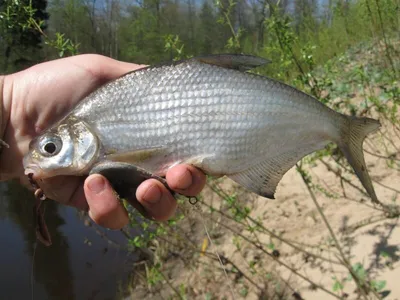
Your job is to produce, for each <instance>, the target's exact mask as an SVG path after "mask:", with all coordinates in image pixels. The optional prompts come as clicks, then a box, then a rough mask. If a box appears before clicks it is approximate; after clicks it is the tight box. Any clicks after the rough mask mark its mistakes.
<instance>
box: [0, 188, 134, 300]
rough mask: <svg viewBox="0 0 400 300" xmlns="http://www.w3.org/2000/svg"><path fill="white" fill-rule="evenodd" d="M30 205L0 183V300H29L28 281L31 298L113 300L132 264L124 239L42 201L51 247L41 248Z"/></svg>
mask: <svg viewBox="0 0 400 300" xmlns="http://www.w3.org/2000/svg"><path fill="white" fill-rule="evenodd" d="M33 203H34V199H33V197H32V193H31V192H29V191H27V190H25V189H23V188H22V187H20V186H19V185H18V184H16V183H8V184H5V183H0V241H1V243H0V245H1V246H0V266H1V267H0V290H1V293H2V297H1V299H32V282H31V281H33V296H34V297H33V298H34V299H41V300H42V299H69V300H73V299H117V294H119V293H120V292H121V291H122V290H123V288H122V287H123V286H126V284H127V283H128V280H129V277H130V272H131V270H132V264H133V263H134V262H135V261H136V260H137V256H135V255H134V254H132V253H131V252H129V251H127V250H126V242H127V241H126V238H125V237H124V235H123V234H122V233H121V232H119V231H107V230H105V229H103V228H101V227H98V226H86V225H87V224H88V223H87V222H86V225H85V222H84V221H83V220H82V218H81V217H79V215H78V213H77V211H76V210H75V209H74V208H69V207H66V206H62V205H58V204H57V203H55V202H53V201H46V214H45V220H46V223H47V226H48V228H49V231H50V234H51V237H52V242H53V244H52V245H51V246H50V247H45V246H43V245H41V244H40V243H37V241H36V237H35V223H34V219H33ZM99 232H100V233H103V234H104V233H105V234H106V237H107V238H104V237H102V236H101V235H100V234H99ZM111 241H112V242H111ZM35 245H37V247H36V250H35ZM34 252H35V253H34ZM33 257H34V268H33V271H32V258H33ZM32 274H33V278H32Z"/></svg>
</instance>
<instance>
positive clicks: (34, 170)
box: [24, 164, 43, 179]
mask: <svg viewBox="0 0 400 300" xmlns="http://www.w3.org/2000/svg"><path fill="white" fill-rule="evenodd" d="M24 174H25V175H30V174H32V177H33V178H34V179H37V178H40V177H42V175H43V171H42V169H41V168H40V167H39V166H37V165H33V164H31V165H27V166H26V167H25V171H24Z"/></svg>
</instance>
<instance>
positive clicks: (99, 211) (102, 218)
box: [84, 174, 129, 229]
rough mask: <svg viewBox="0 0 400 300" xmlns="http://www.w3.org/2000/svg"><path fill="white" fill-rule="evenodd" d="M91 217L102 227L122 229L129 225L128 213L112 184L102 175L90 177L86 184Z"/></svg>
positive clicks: (85, 188) (85, 189)
mask: <svg viewBox="0 0 400 300" xmlns="http://www.w3.org/2000/svg"><path fill="white" fill-rule="evenodd" d="M84 191H85V196H86V199H87V203H88V205H89V216H90V217H91V218H92V220H93V221H94V222H95V223H97V224H99V225H100V226H103V227H107V228H110V229H121V228H122V227H124V226H125V225H127V224H128V223H129V217H128V213H127V211H126V210H125V208H124V207H123V206H122V204H121V202H120V201H119V200H118V198H117V196H116V194H115V193H114V190H113V189H112V187H111V185H110V183H109V182H108V181H107V180H106V178H104V177H103V176H102V175H99V174H94V175H91V176H89V177H88V178H87V179H86V181H85V184H84Z"/></svg>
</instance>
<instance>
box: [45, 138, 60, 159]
mask: <svg viewBox="0 0 400 300" xmlns="http://www.w3.org/2000/svg"><path fill="white" fill-rule="evenodd" d="M61 147H62V141H61V139H60V137H58V136H45V137H43V139H42V140H41V141H40V152H41V154H42V155H44V156H47V157H49V156H54V155H57V154H58V153H59V152H60V150H61Z"/></svg>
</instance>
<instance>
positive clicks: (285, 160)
mask: <svg viewBox="0 0 400 300" xmlns="http://www.w3.org/2000/svg"><path fill="white" fill-rule="evenodd" d="M322 147H323V145H320V147H318V148H322ZM316 150H318V149H315V147H305V148H299V149H296V150H294V151H290V152H286V153H282V154H280V155H278V156H275V157H271V158H269V159H267V160H265V161H263V162H261V163H259V164H257V165H255V166H253V167H251V168H249V169H247V170H245V171H243V172H240V173H235V174H230V175H228V177H229V178H230V179H232V180H233V181H235V182H236V183H238V184H240V185H241V186H243V187H244V188H246V189H247V190H249V191H251V192H253V193H256V194H257V195H260V196H262V197H266V198H269V199H275V191H276V188H277V186H278V184H279V182H280V181H281V179H282V177H283V175H285V174H286V172H287V171H289V170H290V169H291V168H292V167H293V166H294V165H295V164H296V162H298V161H299V160H300V159H301V158H303V157H304V156H306V155H307V154H310V153H312V152H314V151H316Z"/></svg>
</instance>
